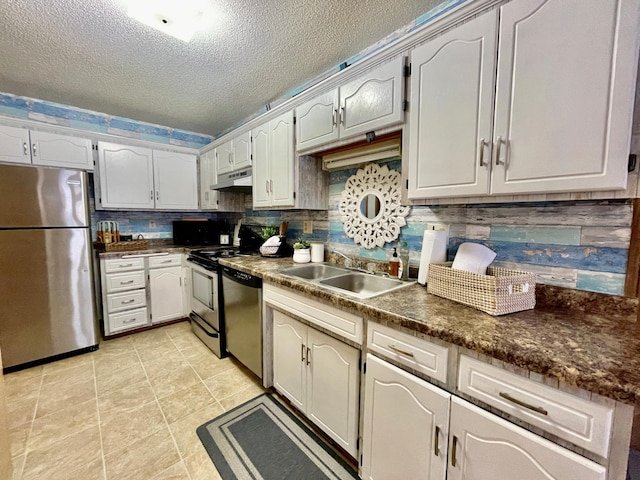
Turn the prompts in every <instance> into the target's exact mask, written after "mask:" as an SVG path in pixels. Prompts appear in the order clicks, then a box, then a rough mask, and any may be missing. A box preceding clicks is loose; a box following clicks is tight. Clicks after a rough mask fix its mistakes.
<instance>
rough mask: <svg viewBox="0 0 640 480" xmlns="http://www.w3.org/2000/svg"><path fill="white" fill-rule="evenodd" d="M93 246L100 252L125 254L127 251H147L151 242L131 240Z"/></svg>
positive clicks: (99, 243) (97, 243)
mask: <svg viewBox="0 0 640 480" xmlns="http://www.w3.org/2000/svg"><path fill="white" fill-rule="evenodd" d="M93 246H94V248H95V249H96V250H98V251H99V252H114V251H116V252H123V251H127V250H146V249H147V248H149V240H131V241H129V242H111V243H102V242H93Z"/></svg>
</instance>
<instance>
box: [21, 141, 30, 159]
mask: <svg viewBox="0 0 640 480" xmlns="http://www.w3.org/2000/svg"><path fill="white" fill-rule="evenodd" d="M22 150H24V156H25V157H26V156H27V155H29V145H27V142H24V143H23V144H22Z"/></svg>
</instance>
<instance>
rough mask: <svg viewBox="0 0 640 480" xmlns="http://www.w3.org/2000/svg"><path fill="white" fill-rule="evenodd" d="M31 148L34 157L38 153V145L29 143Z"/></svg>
mask: <svg viewBox="0 0 640 480" xmlns="http://www.w3.org/2000/svg"><path fill="white" fill-rule="evenodd" d="M31 150H32V151H33V156H34V157H35V156H36V155H37V154H38V146H37V145H36V144H35V143H34V144H33V145H31Z"/></svg>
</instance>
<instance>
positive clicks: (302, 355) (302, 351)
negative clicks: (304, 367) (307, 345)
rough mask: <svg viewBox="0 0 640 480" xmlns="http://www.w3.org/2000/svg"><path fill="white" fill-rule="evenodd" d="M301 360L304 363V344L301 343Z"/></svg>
mask: <svg viewBox="0 0 640 480" xmlns="http://www.w3.org/2000/svg"><path fill="white" fill-rule="evenodd" d="M300 361H301V362H302V363H304V344H302V345H300Z"/></svg>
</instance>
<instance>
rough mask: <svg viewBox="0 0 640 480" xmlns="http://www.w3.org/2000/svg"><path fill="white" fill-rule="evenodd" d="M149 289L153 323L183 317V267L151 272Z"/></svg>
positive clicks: (159, 269) (158, 269)
mask: <svg viewBox="0 0 640 480" xmlns="http://www.w3.org/2000/svg"><path fill="white" fill-rule="evenodd" d="M149 287H150V290H151V321H152V323H158V322H163V321H165V320H173V319H176V318H181V317H182V316H183V314H184V311H183V310H184V306H183V305H184V304H183V288H182V267H169V268H157V269H152V270H149Z"/></svg>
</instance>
